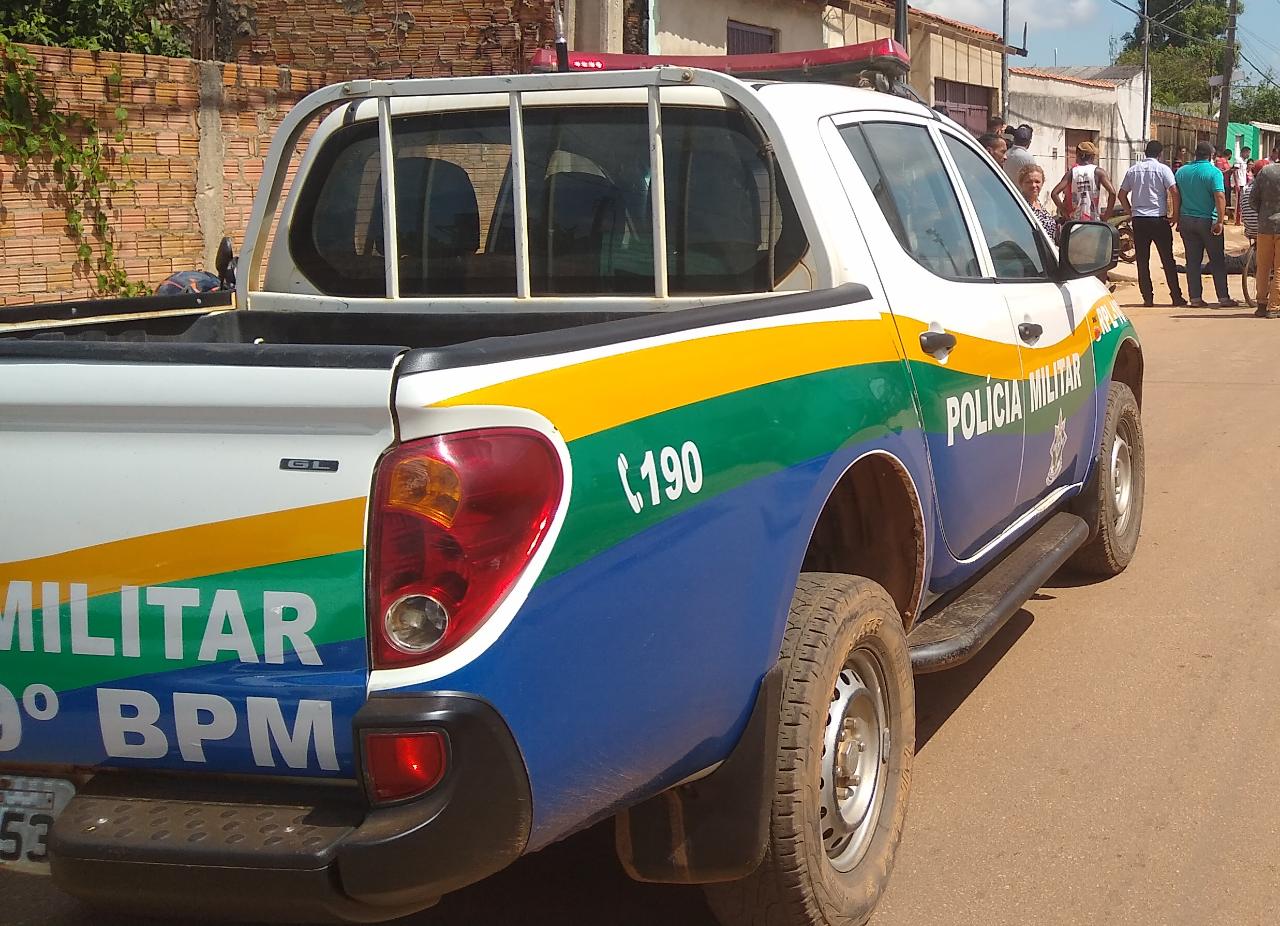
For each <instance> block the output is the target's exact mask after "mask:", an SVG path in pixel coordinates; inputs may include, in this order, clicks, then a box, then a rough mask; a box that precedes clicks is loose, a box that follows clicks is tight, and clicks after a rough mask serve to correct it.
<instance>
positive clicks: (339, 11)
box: [183, 0, 554, 78]
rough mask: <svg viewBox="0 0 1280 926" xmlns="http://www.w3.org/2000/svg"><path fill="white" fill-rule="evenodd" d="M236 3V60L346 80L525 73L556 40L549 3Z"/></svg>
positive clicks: (359, 0) (313, 0) (463, 0)
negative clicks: (539, 51) (538, 52)
mask: <svg viewBox="0 0 1280 926" xmlns="http://www.w3.org/2000/svg"><path fill="white" fill-rule="evenodd" d="M229 6H230V9H231V14H233V15H232V18H233V19H234V20H235V24H236V29H235V32H236V37H235V39H234V45H235V53H234V55H233V57H234V58H235V60H237V61H242V62H244V61H247V62H252V63H255V64H268V65H289V66H293V67H303V68H311V69H319V70H323V71H327V72H329V73H331V74H336V75H341V76H342V77H362V76H369V77H383V78H385V77H405V76H409V75H413V76H415V77H465V76H469V75H477V74H511V73H520V72H523V71H525V70H527V69H528V60H529V57H530V56H531V55H532V54H533V52H534V51H535V50H537V49H538V48H540V47H542V46H544V45H549V44H550V43H551V42H552V40H553V39H554V32H553V25H552V2H551V0H252V2H240V3H232V4H230V5H229ZM224 18H225V17H224ZM190 19H191V15H190V14H188V16H187V20H190ZM183 25H184V26H185V27H186V29H187V31H188V32H191V33H193V34H194V33H195V32H196V31H197V28H198V26H197V24H196V23H194V22H191V21H184V23H183Z"/></svg>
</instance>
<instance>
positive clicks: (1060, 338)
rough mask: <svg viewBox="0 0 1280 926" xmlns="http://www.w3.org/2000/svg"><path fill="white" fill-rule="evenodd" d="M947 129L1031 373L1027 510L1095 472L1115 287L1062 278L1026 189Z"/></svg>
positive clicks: (1022, 493) (1020, 506)
mask: <svg viewBox="0 0 1280 926" xmlns="http://www.w3.org/2000/svg"><path fill="white" fill-rule="evenodd" d="M941 133H942V137H943V144H944V147H945V149H946V153H947V156H948V158H949V159H950V161H951V163H952V165H953V166H954V168H955V171H956V174H957V178H958V180H959V183H958V184H957V186H958V187H959V188H960V189H961V191H962V194H967V196H968V198H969V200H970V202H971V204H972V206H973V213H974V215H975V216H976V219H977V224H978V231H979V233H980V237H981V238H982V244H983V245H985V247H986V249H987V252H988V255H989V257H990V260H991V269H992V273H993V275H994V279H995V281H996V283H997V286H998V289H999V290H1000V292H1001V293H1002V295H1003V297H1004V300H1005V302H1006V303H1007V304H1008V306H1009V313H1010V315H1011V316H1012V318H1013V321H1014V324H1015V326H1016V329H1017V334H1018V338H1017V342H1016V343H1017V344H1018V349H1019V352H1020V353H1021V355H1022V367H1023V370H1024V378H1025V379H1024V383H1023V385H1022V389H1023V412H1024V415H1025V417H1024V419H1023V424H1024V433H1025V448H1026V449H1025V452H1024V456H1023V464H1022V478H1021V480H1020V488H1019V491H1018V499H1017V504H1016V514H1018V515H1021V514H1023V513H1025V512H1026V511H1028V510H1030V509H1031V508H1034V507H1035V506H1037V505H1041V504H1043V505H1050V504H1052V502H1053V501H1055V500H1056V499H1057V498H1058V497H1061V496H1062V495H1063V494H1065V493H1066V492H1067V491H1068V490H1069V489H1070V487H1072V486H1074V485H1076V484H1078V483H1079V482H1081V481H1083V479H1084V478H1085V474H1086V472H1087V470H1088V465H1089V461H1090V457H1091V454H1092V448H1093V447H1094V444H1095V435H1096V428H1097V420H1096V418H1097V409H1096V393H1097V390H1096V381H1095V375H1094V366H1093V351H1092V349H1091V348H1092V344H1093V338H1092V334H1091V327H1092V326H1091V325H1090V323H1089V316H1090V315H1091V314H1092V310H1093V309H1094V308H1095V303H1096V302H1097V301H1098V300H1099V299H1105V298H1106V297H1107V293H1106V291H1105V290H1104V289H1103V288H1102V285H1101V284H1100V283H1099V282H1098V281H1097V280H1095V279H1093V278H1092V277H1090V278H1088V279H1085V280H1077V281H1073V282H1072V283H1067V284H1061V283H1058V282H1056V281H1055V279H1054V277H1055V276H1056V257H1055V255H1054V253H1053V250H1052V248H1051V247H1050V246H1049V244H1048V240H1047V238H1046V237H1045V235H1044V233H1043V230H1042V229H1041V227H1040V225H1039V222H1037V221H1036V219H1035V217H1034V216H1033V215H1032V214H1031V213H1030V211H1029V209H1028V208H1027V207H1026V205H1025V200H1024V199H1023V197H1022V195H1021V194H1020V193H1017V192H1015V191H1014V189H1013V188H1012V186H1011V185H1010V184H1009V183H1008V181H1007V180H1006V178H1005V176H1004V175H1003V173H1002V172H1001V171H999V170H996V168H995V166H994V165H993V164H992V163H991V161H990V159H989V158H987V156H986V155H985V154H983V153H981V152H980V150H979V149H978V148H977V147H976V146H975V145H974V144H973V143H972V142H970V141H969V140H968V139H965V138H964V137H963V136H962V135H960V134H959V133H956V132H952V131H951V130H949V129H946V128H943V129H942V130H941Z"/></svg>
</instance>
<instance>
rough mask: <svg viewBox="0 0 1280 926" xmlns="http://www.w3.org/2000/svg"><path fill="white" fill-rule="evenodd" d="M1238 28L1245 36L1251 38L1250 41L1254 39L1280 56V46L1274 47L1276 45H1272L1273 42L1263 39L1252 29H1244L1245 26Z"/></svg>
mask: <svg viewBox="0 0 1280 926" xmlns="http://www.w3.org/2000/svg"><path fill="white" fill-rule="evenodd" d="M1237 28H1239V30H1240V31H1241V32H1243V33H1244V34H1245V35H1247V36H1249V38H1250V39H1252V40H1253V41H1255V42H1257V43H1258V44H1259V45H1262V46H1264V47H1265V48H1269V49H1271V50H1272V51H1273V52H1275V53H1276V54H1280V45H1274V44H1272V43H1271V42H1269V41H1268V40H1267V39H1265V38H1263V37H1262V36H1260V35H1259V34H1258V33H1256V32H1254V31H1253V30H1252V29H1248V28H1246V27H1244V26H1239V27H1237Z"/></svg>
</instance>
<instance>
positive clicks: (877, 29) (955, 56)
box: [822, 0, 1000, 112]
mask: <svg viewBox="0 0 1280 926" xmlns="http://www.w3.org/2000/svg"><path fill="white" fill-rule="evenodd" d="M908 26H909V30H908V45H909V50H910V53H911V77H910V79H909V83H910V84H911V86H912V88H913V89H914V90H915V91H916V93H918V94H920V97H921V98H922V99H924V100H925V101H926V102H928V103H929V104H930V105H933V103H934V102H935V99H936V97H935V94H934V89H935V87H936V84H935V83H934V81H935V80H936V79H937V78H942V79H944V80H954V81H957V82H959V83H963V84H975V85H977V86H979V87H988V88H990V89H991V90H993V91H994V93H993V94H992V98H991V103H992V107H993V109H992V111H993V112H994V111H996V110H997V109H998V108H999V105H1000V51H999V48H1000V46H999V44H998V43H996V42H995V41H992V40H988V39H985V38H983V37H981V36H977V35H971V34H969V33H966V32H964V31H963V30H960V29H956V28H954V27H951V26H947V25H946V24H944V23H939V22H937V21H936V20H930V19H926V18H924V17H921V16H911V17H909V18H908ZM822 28H823V45H825V46H826V47H828V48H832V47H835V46H838V45H856V44H858V43H860V42H872V41H875V40H876V39H885V38H892V37H893V12H892V10H890V9H889V8H887V7H885V6H883V5H879V4H873V3H865V4H864V3H858V2H856V0H851V2H849V3H847V4H846V5H844V6H827V7H826V9H825V10H824V11H823V14H822Z"/></svg>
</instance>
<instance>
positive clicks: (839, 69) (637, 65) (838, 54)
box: [530, 39, 911, 83]
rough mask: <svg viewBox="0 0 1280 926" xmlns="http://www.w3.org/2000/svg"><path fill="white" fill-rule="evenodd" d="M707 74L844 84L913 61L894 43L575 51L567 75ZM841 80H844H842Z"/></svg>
mask: <svg viewBox="0 0 1280 926" xmlns="http://www.w3.org/2000/svg"><path fill="white" fill-rule="evenodd" d="M664 64H669V65H675V66H676V67H688V68H705V69H706V70H708V71H722V72H723V73H725V74H732V75H734V76H735V77H755V78H761V79H764V80H821V81H827V82H830V83H845V82H847V78H849V77H851V76H853V75H856V74H857V73H858V72H859V71H876V72H879V73H882V74H886V75H888V76H890V77H897V78H901V77H905V76H906V74H907V73H908V72H909V71H910V70H911V56H910V55H908V54H907V50H906V49H905V48H903V47H902V46H901V45H899V44H898V43H897V42H895V41H894V40H893V39H877V40H876V41H874V42H863V43H861V44H859V45H841V46H837V47H835V48H814V49H810V50H809V51H786V52H779V53H776V54H764V55H614V54H603V53H600V54H596V53H592V52H581V51H575V52H570V53H569V69H570V70H571V71H587V72H590V71H627V70H637V69H642V68H653V67H659V66H660V65H664ZM530 65H531V66H532V69H533V70H534V71H554V70H555V69H556V55H555V52H554V51H553V50H552V49H549V48H540V49H538V51H536V52H534V55H533V58H532V60H531V61H530ZM842 78H845V79H842Z"/></svg>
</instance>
